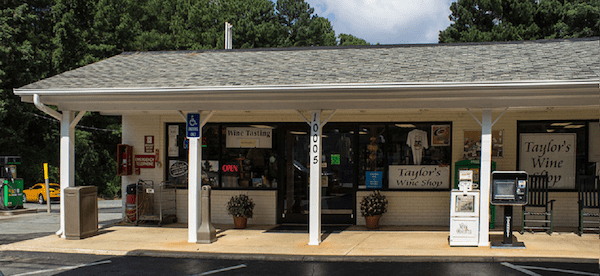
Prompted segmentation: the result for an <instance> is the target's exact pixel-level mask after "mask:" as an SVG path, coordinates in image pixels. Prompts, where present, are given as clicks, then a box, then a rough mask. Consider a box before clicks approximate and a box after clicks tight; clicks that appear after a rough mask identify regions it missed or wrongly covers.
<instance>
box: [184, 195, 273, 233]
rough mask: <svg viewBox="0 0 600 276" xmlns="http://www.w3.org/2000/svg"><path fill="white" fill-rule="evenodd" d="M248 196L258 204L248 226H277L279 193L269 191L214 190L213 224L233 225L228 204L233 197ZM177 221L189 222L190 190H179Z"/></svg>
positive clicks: (212, 205)
mask: <svg viewBox="0 0 600 276" xmlns="http://www.w3.org/2000/svg"><path fill="white" fill-rule="evenodd" d="M239 194H246V195H248V196H249V197H250V198H251V199H252V200H253V201H254V203H255V204H256V205H255V207H254V216H253V217H252V218H251V219H248V224H249V225H252V224H259V225H260V224H266V225H274V224H276V216H277V215H276V212H277V211H276V210H277V191H273V190H268V191H260V190H212V191H211V201H210V206H211V207H210V211H211V218H212V222H213V223H220V224H233V218H232V216H231V215H229V214H228V213H227V208H226V204H227V202H228V201H229V199H231V197H232V196H236V195H239ZM177 219H178V221H180V222H187V221H188V190H182V189H180V190H177Z"/></svg>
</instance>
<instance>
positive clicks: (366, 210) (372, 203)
mask: <svg viewBox="0 0 600 276" xmlns="http://www.w3.org/2000/svg"><path fill="white" fill-rule="evenodd" d="M387 207H388V200H387V199H386V198H385V196H384V195H382V194H381V193H380V192H379V190H375V191H373V193H372V194H370V195H368V196H365V197H363V198H362V200H361V202H360V214H361V215H362V216H363V217H370V216H375V215H383V214H384V213H385V212H387Z"/></svg>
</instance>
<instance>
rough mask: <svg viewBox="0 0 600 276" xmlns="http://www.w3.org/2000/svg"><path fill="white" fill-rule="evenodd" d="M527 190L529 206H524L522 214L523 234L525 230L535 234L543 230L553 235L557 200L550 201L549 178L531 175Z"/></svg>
mask: <svg viewBox="0 0 600 276" xmlns="http://www.w3.org/2000/svg"><path fill="white" fill-rule="evenodd" d="M527 190H528V191H527V192H528V198H527V205H523V207H522V213H521V214H522V215H521V234H523V233H524V232H525V230H530V231H531V232H533V231H534V230H539V229H541V230H547V232H548V235H552V232H553V231H554V201H555V200H554V199H553V200H548V176H547V175H530V176H529V183H527ZM542 208H543V209H542ZM532 209H533V210H532Z"/></svg>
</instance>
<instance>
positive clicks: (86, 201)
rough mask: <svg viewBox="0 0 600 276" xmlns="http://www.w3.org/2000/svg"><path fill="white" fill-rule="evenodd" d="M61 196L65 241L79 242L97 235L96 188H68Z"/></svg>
mask: <svg viewBox="0 0 600 276" xmlns="http://www.w3.org/2000/svg"><path fill="white" fill-rule="evenodd" d="M63 196H64V200H65V236H66V238H67V240H79V239H84V238H87V237H90V236H94V235H96V234H98V200H97V199H96V198H97V196H98V188H97V187H96V186H79V187H68V188H65V190H64V195H63Z"/></svg>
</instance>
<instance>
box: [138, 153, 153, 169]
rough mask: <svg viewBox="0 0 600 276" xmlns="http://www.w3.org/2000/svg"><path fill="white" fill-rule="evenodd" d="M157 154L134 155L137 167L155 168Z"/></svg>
mask: <svg viewBox="0 0 600 276" xmlns="http://www.w3.org/2000/svg"><path fill="white" fill-rule="evenodd" d="M155 157H156V156H155V155H136V156H135V157H134V162H135V167H136V168H142V169H154V168H155V165H154V161H155V160H156V159H154V158H155Z"/></svg>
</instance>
